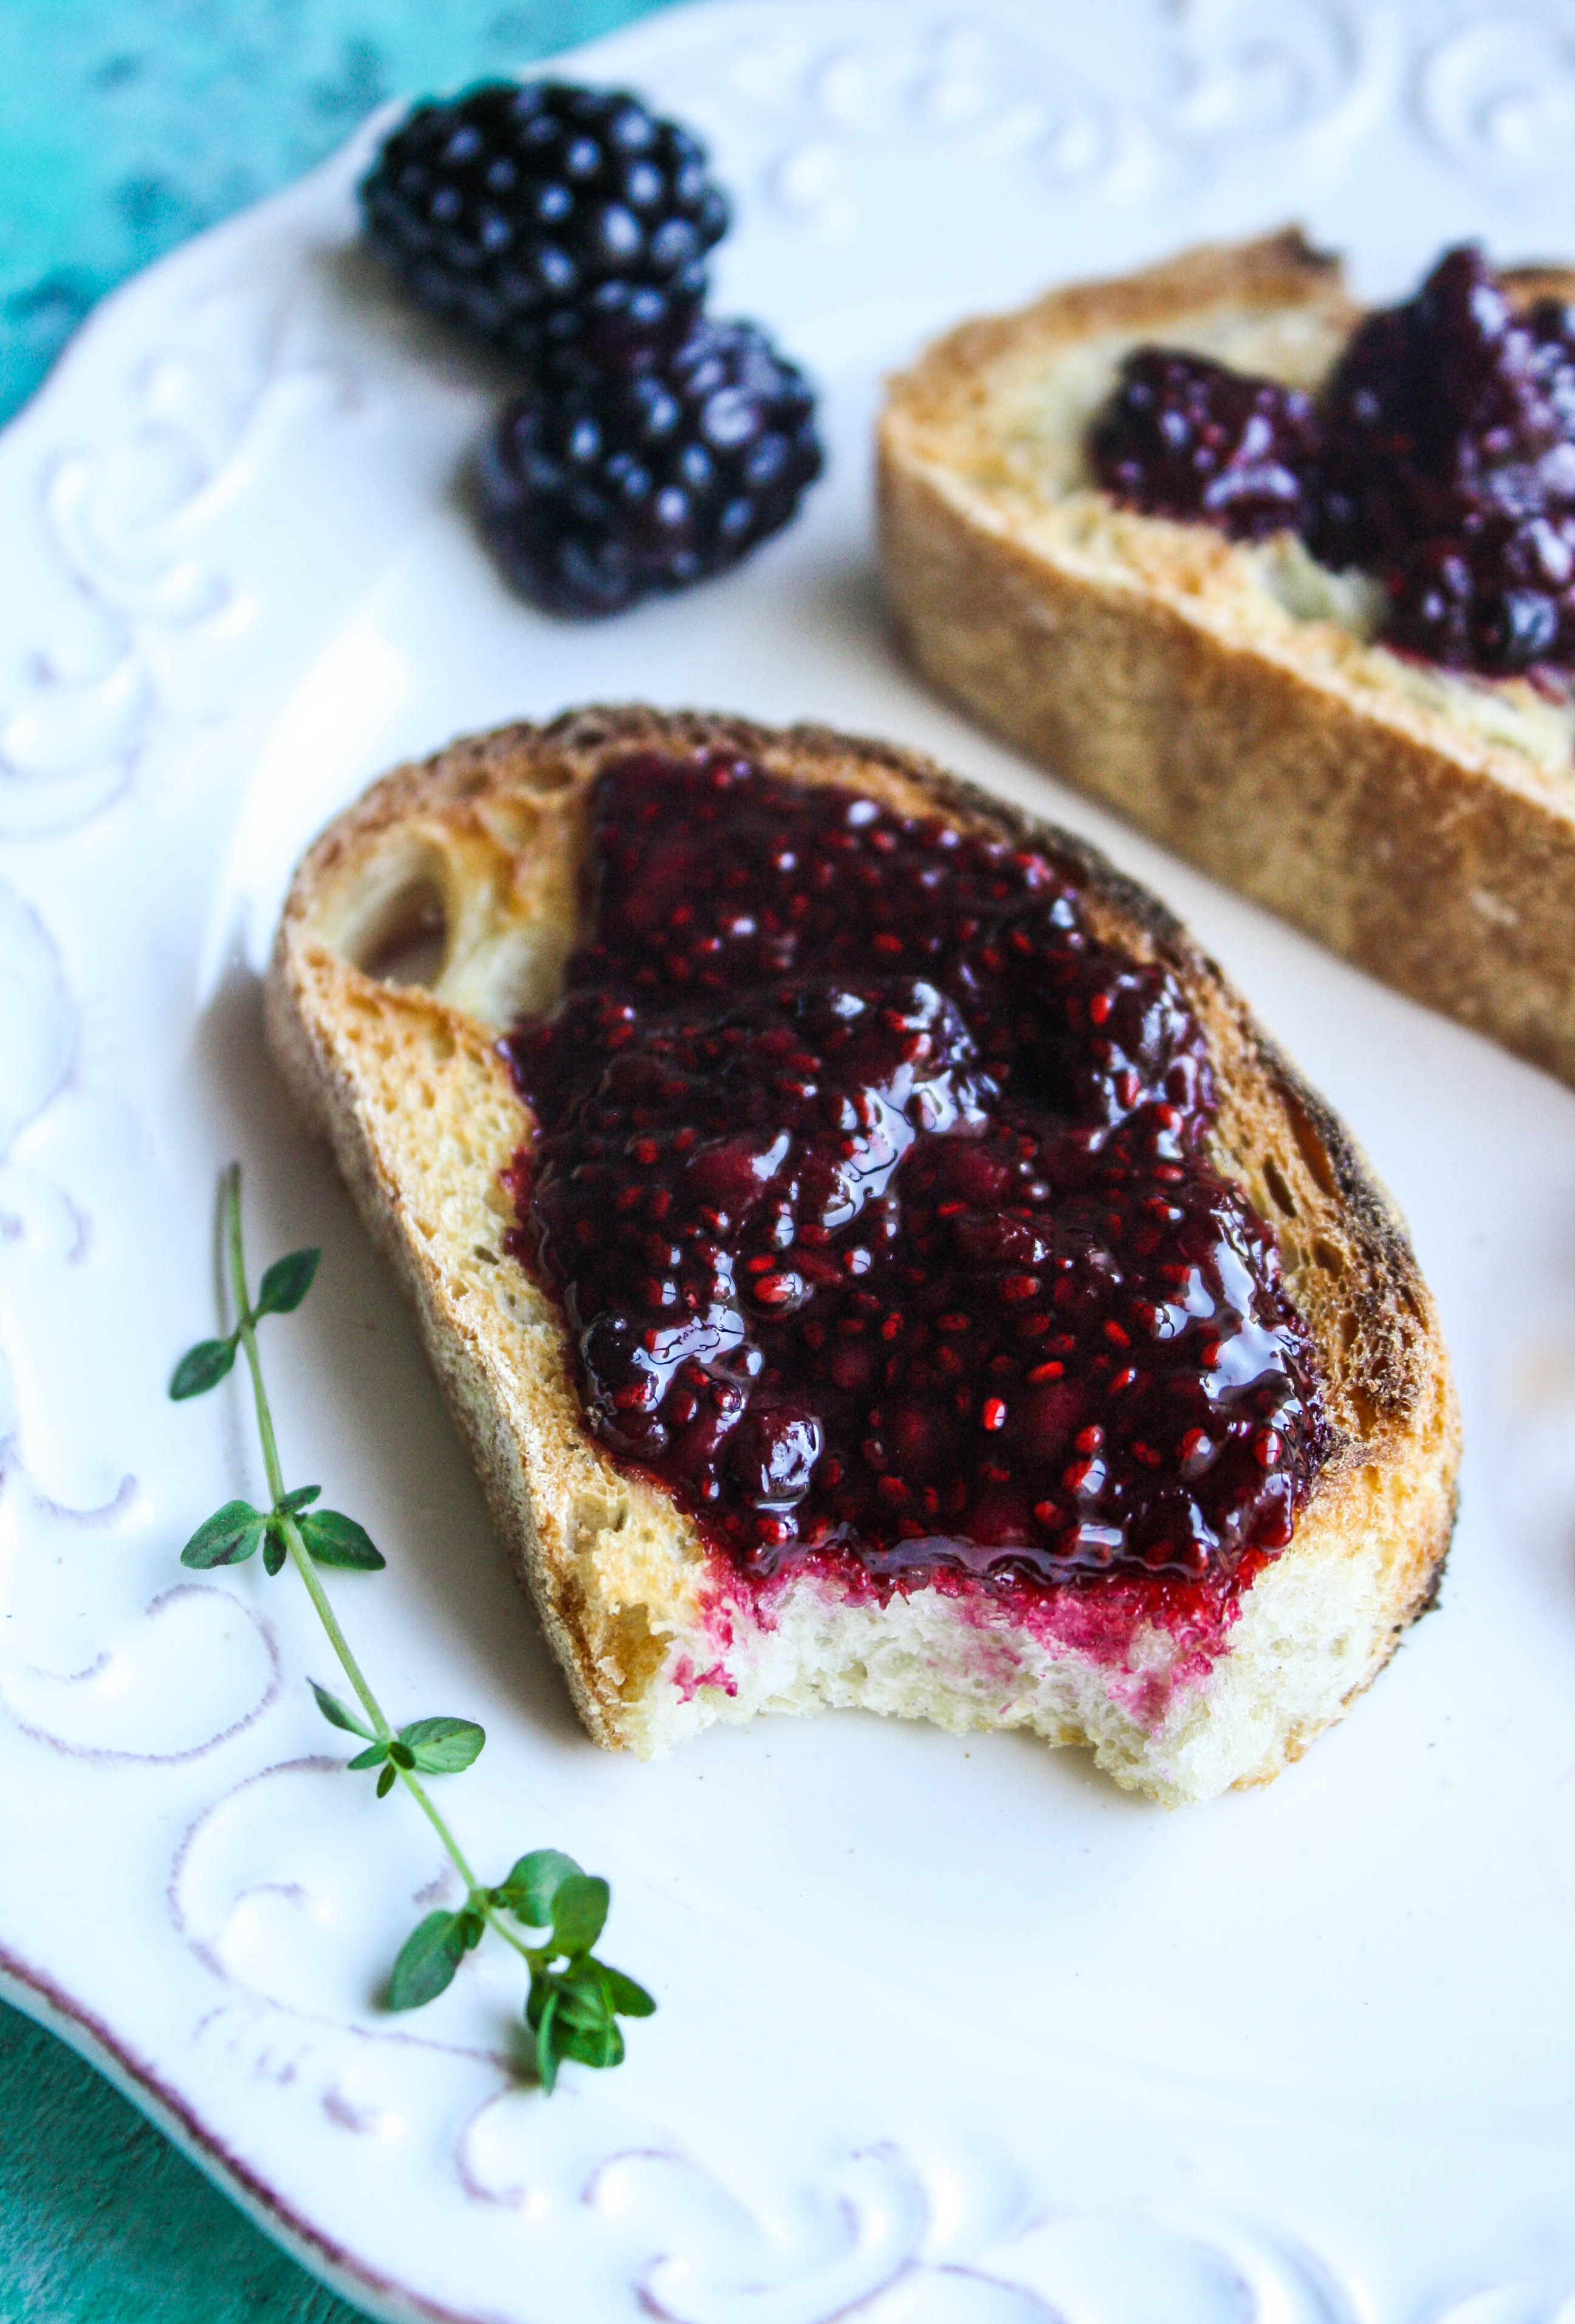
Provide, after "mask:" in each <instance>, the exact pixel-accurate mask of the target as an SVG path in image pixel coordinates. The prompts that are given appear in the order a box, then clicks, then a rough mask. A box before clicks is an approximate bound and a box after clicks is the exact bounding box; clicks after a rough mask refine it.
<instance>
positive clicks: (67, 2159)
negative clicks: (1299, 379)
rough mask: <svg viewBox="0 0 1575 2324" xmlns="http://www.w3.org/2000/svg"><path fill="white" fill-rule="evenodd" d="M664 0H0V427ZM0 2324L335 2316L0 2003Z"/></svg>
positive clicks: (346, 2313) (332, 2323)
mask: <svg viewBox="0 0 1575 2324" xmlns="http://www.w3.org/2000/svg"><path fill="white" fill-rule="evenodd" d="M657 5H662V0H515V4H514V5H505V0H130V5H128V0H0V419H5V418H7V417H9V415H10V414H11V413H12V412H13V411H14V410H16V408H17V406H18V405H19V404H20V403H21V402H22V401H23V400H24V398H25V397H27V396H28V395H30V394H31V393H32V390H33V389H34V388H35V387H36V386H37V385H38V383H39V382H40V380H41V379H42V377H43V376H44V374H45V373H46V372H47V370H48V368H49V366H50V364H51V363H52V362H53V360H54V358H55V356H56V355H57V354H58V353H59V352H60V348H61V346H63V345H64V344H65V341H66V340H67V338H68V337H69V335H70V333H71V331H72V330H73V329H74V328H75V327H76V326H77V324H78V322H79V321H80V320H81V318H82V317H83V316H84V315H85V314H86V313H87V312H88V309H89V308H90V307H91V306H92V304H93V302H94V300H97V299H99V298H101V297H102V296H103V294H104V292H105V291H108V290H110V289H112V288H113V287H114V285H115V283H116V282H119V281H123V280H124V277H125V276H126V275H128V274H131V273H134V272H135V271H136V270H137V268H139V267H141V266H144V265H146V264H147V263H148V262H149V261H150V260H151V259H154V258H157V257H159V256H160V255H161V254H162V253H163V252H164V251H166V250H170V249H172V248H173V247H174V245H175V244H177V243H178V242H180V241H183V240H184V239H185V238H186V237H187V236H188V235H192V234H196V233H198V232H199V231H200V230H201V228H202V227H204V226H210V225H212V224H213V223H214V222H215V221H216V219H218V218H221V217H226V216H228V214H229V213H230V212H231V211H233V210H236V209H239V208H244V205H245V204H246V203H248V202H253V201H255V200H257V199H258V198H260V197H261V196H262V195H263V194H267V193H271V192H272V190H273V189H275V188H276V187H278V186H281V185H284V184H286V183H287V182H288V181H289V180H290V179H291V178H293V177H297V176H299V173H300V172H301V171H303V170H307V169H309V168H310V167H311V165H312V164H313V163H314V162H315V161H321V160H322V159H323V158H324V156H325V155H327V154H328V153H330V152H332V151H333V150H334V148H335V146H336V145H337V144H339V143H341V142H342V141H343V139H344V138H345V137H346V136H347V135H348V134H349V133H350V131H351V130H352V129H353V128H354V127H355V124H356V123H357V122H358V121H359V120H360V119H361V118H362V116H363V115H364V114H365V113H367V112H368V111H369V110H370V109H371V107H372V106H375V105H380V104H382V101H383V100H384V98H386V97H397V96H401V95H404V94H415V95H425V94H427V93H428V92H430V91H436V90H440V89H448V88H456V87H459V86H461V85H463V84H464V83H465V82H466V81H469V80H474V79H477V78H481V77H482V76H483V75H484V74H489V73H497V72H507V71H511V70H519V69H522V68H523V67H524V66H526V65H527V64H529V63H530V61H531V60H532V59H534V58H537V57H539V56H543V55H546V54H548V53H549V52H550V51H552V50H554V49H557V48H563V47H566V46H568V45H570V44H571V43H572V42H576V41H583V40H589V39H590V38H592V37H593V35H594V34H595V33H598V32H611V31H613V30H614V29H615V28H616V27H617V26H618V25H620V24H622V23H630V22H631V21H632V19H633V18H635V17H636V16H640V15H644V14H649V12H650V10H651V9H652V8H653V7H654V6H657ZM0 2324H356V2319H355V2311H354V2310H351V2309H349V2308H347V2307H345V2304H344V2302H343V2301H338V2300H336V2299H335V2298H334V2297H333V2296H332V2295H331V2294H330V2293H328V2292H326V2291H325V2290H324V2289H323V2287H322V2286H321V2285H320V2284H318V2283H317V2282H314V2281H313V2279H312V2278H311V2277H310V2276H309V2275H307V2274H306V2273H303V2271H302V2270H301V2269H300V2268H299V2267H297V2266H296V2265H295V2264H294V2263H293V2262H292V2261H291V2260H289V2259H287V2258H286V2257H285V2256H284V2255H283V2253H282V2252H280V2251H278V2250H276V2249H275V2247H274V2246H273V2245H272V2244H271V2243H269V2242H268V2240H267V2239H266V2238H265V2237H264V2236H262V2235H260V2234H259V2233H258V2231H257V2229H256V2228H255V2227H253V2226H252V2225H251V2223H250V2222H249V2220H247V2219H246V2218H244V2217H243V2216H242V2214H241V2213H240V2212H239V2211H238V2210H236V2209H235V2208H234V2206H233V2205H231V2204H230V2203H229V2202H227V2201H226V2199H225V2198H224V2197H223V2196H222V2195H219V2194H217V2193H216V2192H215V2190H213V2188H212V2187H210V2186H209V2185H208V2183H207V2181H206V2180H205V2179H204V2178H203V2177H202V2175H201V2173H200V2172H198V2171H197V2170H195V2169H194V2168H193V2166H192V2165H191V2164H190V2163H188V2162H187V2161H186V2160H185V2158H184V2157H183V2156H182V2155H180V2154H178V2153H176V2152H175V2150H174V2149H173V2148H172V2147H170V2145H168V2144H166V2142H165V2141H164V2140H163V2139H162V2138H161V2136H160V2135H159V2134H158V2133H157V2132H156V2131H154V2130H152V2129H151V2128H150V2127H149V2126H148V2125H147V2124H146V2123H145V2122H144V2121H143V2118H142V2116H140V2115H138V2114H137V2113H136V2112H135V2111H134V2108H133V2107H130V2106H128V2105H127V2104H126V2102H125V2100H124V2098H121V2097H120V2096H119V2094H118V2093H117V2092H116V2091H115V2090H113V2089H111V2088H110V2087H109V2085H108V2084H107V2083H106V2082H105V2081H104V2080H101V2078H100V2077H99V2076H98V2075H97V2074H96V2073H95V2072H93V2070H91V2069H90V2068H89V2067H88V2066H85V2065H83V2064H82V2062H81V2061H80V2060H79V2059H78V2058H76V2057H74V2056H73V2055H72V2054H71V2052H69V2051H68V2050H67V2049H65V2048H64V2047H63V2045H62V2044H61V2043H58V2042H56V2041H55V2040H54V2039H53V2038H52V2037H51V2035H49V2034H47V2033H41V2032H40V2030H39V2029H38V2027H37V2026H35V2025H33V2024H30V2023H29V2021H28V2020H27V2019H25V2018H23V2017H22V2016H19V2015H17V2013H16V2012H15V2011H14V2010H11V2009H7V2008H6V2007H5V2005H4V2004H0Z"/></svg>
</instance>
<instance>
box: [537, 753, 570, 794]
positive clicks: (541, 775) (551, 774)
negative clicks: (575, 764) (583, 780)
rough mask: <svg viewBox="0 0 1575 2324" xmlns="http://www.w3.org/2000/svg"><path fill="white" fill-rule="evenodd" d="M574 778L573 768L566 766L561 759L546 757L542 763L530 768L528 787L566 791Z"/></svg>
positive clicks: (540, 789) (538, 789)
mask: <svg viewBox="0 0 1575 2324" xmlns="http://www.w3.org/2000/svg"><path fill="white" fill-rule="evenodd" d="M574 779H575V770H574V769H573V768H572V767H570V766H566V764H565V763H564V761H563V760H561V759H548V760H547V761H544V763H543V764H542V765H540V766H539V767H532V768H531V770H530V788H531V789H532V790H533V791H566V790H567V788H568V787H569V785H570V784H571V783H572V782H573V781H574Z"/></svg>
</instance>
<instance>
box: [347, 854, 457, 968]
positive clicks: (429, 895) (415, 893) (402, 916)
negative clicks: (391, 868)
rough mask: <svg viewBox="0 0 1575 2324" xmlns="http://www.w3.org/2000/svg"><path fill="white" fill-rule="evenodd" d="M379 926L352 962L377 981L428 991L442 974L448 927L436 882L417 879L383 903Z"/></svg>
mask: <svg viewBox="0 0 1575 2324" xmlns="http://www.w3.org/2000/svg"><path fill="white" fill-rule="evenodd" d="M380 917H381V918H382V926H381V927H379V928H378V929H377V931H376V933H375V935H374V936H373V937H372V939H371V941H370V942H369V943H368V944H367V945H366V946H365V948H364V951H363V954H362V957H361V958H360V959H359V960H358V961H357V962H356V966H357V967H358V968H361V969H364V971H365V973H366V974H367V975H368V976H375V977H376V978H377V979H378V981H379V982H381V983H383V984H397V985H403V986H406V987H410V988H417V989H419V990H420V991H430V990H431V988H432V986H433V985H434V984H436V983H437V979H438V977H439V976H440V975H441V974H442V973H443V956H444V954H445V951H446V950H447V941H448V928H447V916H446V915H445V912H444V909H443V899H442V897H441V896H440V895H439V894H438V892H437V883H436V882H435V881H431V880H421V881H417V882H416V883H415V884H414V885H413V886H412V887H410V888H409V889H407V890H405V891H404V893H403V894H401V895H399V896H396V897H394V898H392V899H391V901H390V902H389V904H388V905H387V906H385V908H384V911H383V913H382V915H381V916H380Z"/></svg>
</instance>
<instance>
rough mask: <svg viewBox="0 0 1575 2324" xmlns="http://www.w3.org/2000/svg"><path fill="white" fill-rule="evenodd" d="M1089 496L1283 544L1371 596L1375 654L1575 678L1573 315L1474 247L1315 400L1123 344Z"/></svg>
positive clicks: (1385, 320) (1095, 437)
mask: <svg viewBox="0 0 1575 2324" xmlns="http://www.w3.org/2000/svg"><path fill="white" fill-rule="evenodd" d="M1089 449H1090V454H1091V459H1092V463H1093V468H1094V473H1095V475H1096V476H1097V477H1098V479H1099V482H1100V483H1101V485H1102V486H1103V487H1104V489H1105V490H1106V491H1107V492H1109V493H1112V494H1113V495H1114V497H1115V498H1116V499H1118V500H1119V501H1121V502H1123V503H1125V504H1126V505H1128V507H1132V508H1136V509H1138V510H1141V511H1142V512H1144V513H1146V514H1148V515H1152V516H1165V517H1175V518H1181V519H1184V520H1190V521H1196V522H1200V523H1204V524H1210V525H1213V526H1215V527H1216V528H1217V529H1218V530H1220V531H1222V532H1224V533H1226V534H1227V535H1228V536H1229V537H1230V539H1234V540H1242V539H1263V538H1264V537H1266V535H1267V534H1269V533H1272V532H1276V531H1294V532H1296V533H1299V534H1300V535H1301V536H1302V538H1303V539H1304V540H1305V542H1306V544H1307V546H1308V548H1309V549H1310V550H1311V551H1312V553H1313V556H1314V557H1315V558H1317V559H1318V560H1319V562H1320V563H1321V564H1323V565H1326V566H1328V567H1331V569H1333V570H1337V571H1338V570H1343V569H1345V568H1347V567H1353V566H1354V567H1359V568H1360V569H1361V570H1363V571H1365V572H1367V573H1369V574H1371V575H1372V576H1374V577H1375V578H1376V579H1377V580H1378V581H1380V582H1381V583H1382V585H1383V587H1384V591H1385V595H1386V620H1385V626H1384V632H1383V634H1384V636H1385V639H1386V641H1387V642H1388V643H1389V644H1391V645H1394V646H1397V647H1399V648H1401V649H1403V650H1407V651H1410V652H1413V653H1416V654H1419V655H1422V656H1423V657H1424V658H1425V659H1428V660H1430V661H1434V662H1437V663H1439V664H1441V666H1443V667H1444V668H1446V669H1469V670H1475V671H1478V672H1480V673H1482V674H1483V675H1486V676H1490V677H1504V676H1508V675H1513V674H1514V673H1515V672H1517V671H1523V670H1530V669H1537V670H1544V671H1548V672H1558V673H1561V674H1562V675H1563V676H1564V677H1565V678H1568V676H1569V675H1570V673H1571V672H1575V313H1572V312H1571V310H1570V308H1568V307H1567V306H1565V304H1564V303H1563V302H1562V300H1557V299H1540V300H1536V301H1534V303H1533V304H1532V305H1531V306H1530V307H1529V308H1527V309H1524V311H1517V310H1516V309H1515V306H1514V305H1513V304H1512V302H1511V300H1510V297H1509V295H1508V292H1507V291H1506V288H1505V286H1504V284H1503V283H1502V282H1501V281H1499V280H1498V278H1497V275H1495V274H1494V272H1492V270H1491V269H1490V268H1489V267H1488V264H1487V263H1486V261H1485V260H1484V258H1483V257H1482V255H1481V253H1480V252H1479V251H1478V250H1475V249H1473V248H1470V247H1469V246H1462V247H1460V248H1458V249H1454V250H1451V251H1448V252H1446V253H1445V254H1444V256H1443V257H1442V258H1441V259H1440V261H1439V262H1438V263H1437V265H1436V266H1435V267H1434V268H1433V270H1432V273H1431V274H1430V275H1429V276H1428V278H1427V280H1426V281H1425V282H1423V285H1422V288H1421V289H1420V291H1418V292H1417V294H1416V296H1415V297H1414V299H1412V300H1408V301H1406V302H1405V304H1404V305H1402V306H1397V307H1391V308H1385V309H1379V310H1377V312H1375V313H1373V314H1371V315H1368V317H1367V318H1365V320H1363V321H1362V322H1361V323H1360V324H1359V325H1358V327H1357V328H1356V330H1355V331H1354V332H1353V334H1352V336H1351V337H1350V340H1349V343H1348V345H1347V346H1346V348H1345V350H1344V352H1343V354H1342V355H1341V356H1340V361H1339V362H1338V363H1337V364H1336V365H1335V367H1334V370H1333V372H1332V373H1331V376H1330V378H1329V379H1328V381H1327V382H1326V383H1325V385H1324V387H1323V389H1322V393H1321V394H1320V395H1319V397H1318V398H1317V400H1316V401H1313V399H1311V398H1309V397H1308V396H1306V395H1304V394H1303V393H1301V392H1299V391H1297V390H1295V389H1294V388H1287V387H1285V386H1282V385H1280V384H1279V383H1277V382H1276V381H1274V380H1268V379H1260V378H1257V377H1255V376H1253V375H1250V374H1245V373H1241V372H1237V371H1233V370H1231V369H1230V368H1229V367H1228V366H1226V365H1224V364H1218V363H1214V362H1211V361H1209V360H1208V359H1207V358H1205V357H1202V356H1198V355H1187V354H1183V353H1181V352H1179V351H1176V350H1174V349H1168V348H1160V347H1139V348H1138V349H1136V350H1135V351H1134V352H1133V353H1132V354H1131V355H1128V357H1127V359H1126V361H1125V363H1124V364H1122V367H1121V371H1120V374H1119V378H1118V382H1117V385H1116V388H1115V392H1114V393H1113V394H1112V395H1111V397H1110V400H1109V401H1108V402H1107V403H1106V405H1105V407H1104V409H1103V410H1101V413H1100V414H1099V416H1098V418H1097V419H1096V420H1095V422H1094V425H1093V427H1092V429H1091V433H1090V438H1089Z"/></svg>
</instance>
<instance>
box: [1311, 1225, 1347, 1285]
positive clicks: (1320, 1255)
mask: <svg viewBox="0 0 1575 2324" xmlns="http://www.w3.org/2000/svg"><path fill="white" fill-rule="evenodd" d="M1313 1258H1314V1259H1316V1260H1317V1262H1318V1265H1319V1266H1320V1267H1321V1268H1322V1269H1323V1272H1324V1274H1325V1275H1332V1276H1333V1277H1335V1279H1336V1281H1337V1282H1338V1280H1339V1278H1340V1277H1341V1276H1342V1275H1343V1274H1344V1273H1345V1259H1344V1256H1343V1254H1342V1253H1341V1252H1340V1251H1338V1250H1336V1249H1335V1248H1334V1245H1333V1244H1332V1243H1331V1242H1326V1241H1325V1240H1324V1239H1323V1237H1322V1235H1320V1236H1319V1238H1318V1240H1317V1241H1316V1242H1315V1243H1314V1244H1313Z"/></svg>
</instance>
